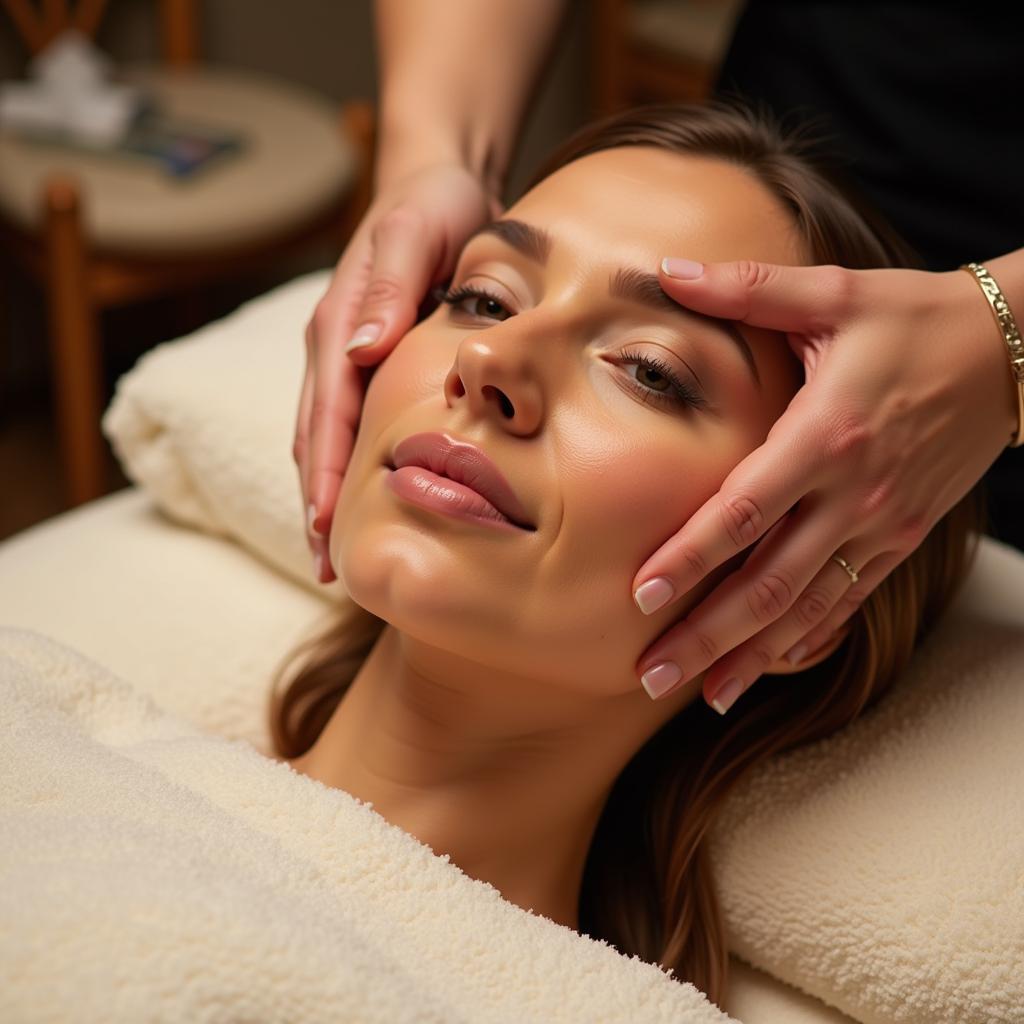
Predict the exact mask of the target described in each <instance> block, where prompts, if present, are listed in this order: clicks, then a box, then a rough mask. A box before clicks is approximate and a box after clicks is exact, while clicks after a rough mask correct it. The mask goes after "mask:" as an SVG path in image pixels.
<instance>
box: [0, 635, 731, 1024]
mask: <svg viewBox="0 0 1024 1024" xmlns="http://www.w3.org/2000/svg"><path fill="white" fill-rule="evenodd" d="M0 820H2V825H3V828H2V832H0V834H2V837H3V838H2V840H0V921H2V922H3V924H2V927H0V1018H2V1019H3V1020H5V1021H69V1020H77V1021H126V1022H127V1021H132V1022H136V1021H150V1020H151V1021H190V1022H192V1021H226V1020H232V1021H238V1020H254V1021H257V1020H258V1021H261V1022H268V1024H269V1022H273V1021H282V1022H283V1021H288V1022H301V1021H324V1020H337V1021H361V1022H367V1024H371V1022H380V1024H404V1022H437V1024H454V1022H459V1021H465V1022H466V1024H488V1022H495V1024H498V1022H503V1024H519V1022H523V1021H537V1022H541V1021H543V1022H545V1024H556V1022H561V1021H564V1022H566V1024H578V1022H579V1021H607V1022H616V1021H621V1022H622V1024H634V1022H635V1021H644V1022H650V1024H660V1022H664V1024H719V1022H722V1024H725V1022H728V1021H729V1020H731V1019H732V1018H729V1017H727V1016H726V1015H725V1014H723V1013H721V1012H720V1011H719V1010H717V1009H716V1008H715V1007H714V1006H712V1004H711V1003H709V1002H708V1001H707V999H706V998H705V997H704V995H703V994H702V993H701V992H699V991H698V990H697V989H696V988H694V987H693V985H690V984H688V983H686V984H680V983H679V982H677V981H675V980H674V979H672V978H671V977H670V976H669V975H668V974H667V973H664V972H662V971H661V970H660V969H659V968H658V967H657V966H656V965H653V964H647V963H644V962H643V961H642V960H640V959H639V958H635V957H634V958H631V959H627V958H626V957H624V956H621V955H620V954H619V953H618V952H616V951H615V950H614V949H613V948H612V947H611V946H609V945H607V944H606V943H599V942H595V941H594V940H592V939H588V938H584V937H583V936H581V935H578V934H577V933H576V932H574V931H573V930H572V929H571V928H567V927H564V926H562V925H559V924H555V923H554V922H552V921H550V920H548V919H547V918H544V917H540V916H538V915H535V914H533V913H531V912H529V911H527V910H522V909H520V908H519V907H516V906H514V905H513V904H511V903H509V902H508V901H507V900H504V899H502V897H501V896H500V894H499V893H498V891H497V890H496V889H495V888H493V887H492V886H491V885H488V884H487V883H485V882H480V881H476V880H474V879H471V878H469V877H468V876H467V875H465V874H463V872H462V871H461V870H460V869H459V868H458V867H456V866H455V865H454V864H452V863H451V862H450V861H449V860H448V858H447V856H444V857H438V856H436V855H435V854H434V853H433V852H432V851H431V849H430V848H429V847H427V846H425V845H423V844H422V843H420V842H419V841H418V840H416V839H415V838H414V837H412V836H411V835H409V834H408V833H406V832H404V831H403V830H402V829H400V828H398V827H396V826H394V825H391V824H390V823H389V822H388V821H386V820H385V819H384V818H383V817H381V816H380V815H379V814H378V813H377V812H376V811H374V810H373V809H372V807H371V806H370V805H368V804H363V803H361V802H360V801H358V800H356V799H355V798H354V797H352V796H350V795H349V794H347V793H345V792H342V791H341V790H337V789H332V788H330V787H327V786H324V785H322V784H321V783H319V782H315V781H313V780H312V779H308V778H306V777H305V776H303V775H300V774H298V773H296V772H294V771H293V770H292V769H291V768H290V767H289V766H288V765H285V764H282V763H279V762H276V761H272V760H270V759H269V758H266V757H264V756H263V755H261V754H259V753H258V752H257V751H255V750H253V749H252V748H251V747H250V746H249V745H248V744H246V743H242V742H238V741H229V740H226V739H223V738H221V737H213V736H209V735H205V734H203V733H201V732H199V731H197V730H196V729H195V728H194V727H192V726H191V725H189V724H188V723H186V722H184V721H182V720H181V719H178V718H175V717H172V716H170V715H168V714H166V713H165V712H163V711H162V710H161V709H160V708H159V707H158V706H157V705H156V704H154V703H153V702H151V701H150V700H149V699H147V698H145V697H144V696H142V695H141V694H140V693H139V692H138V691H137V690H135V689H133V688H132V687H131V686H130V685H128V684H127V683H125V682H123V681H121V680H119V679H118V678H117V677H115V676H114V675H113V674H111V673H110V672H109V671H108V670H107V669H105V668H103V667H102V666H100V665H98V664H97V663H95V662H92V661H89V660H87V659H85V658H84V657H82V656H81V655H80V654H78V653H76V652H74V651H72V650H71V649H69V648H67V647H64V646H63V645H60V644H58V643H57V642H56V641H54V640H52V639H50V638H48V637H43V636H41V635H40V634H38V633H33V632H27V631H18V630H11V629H2V628H0Z"/></svg>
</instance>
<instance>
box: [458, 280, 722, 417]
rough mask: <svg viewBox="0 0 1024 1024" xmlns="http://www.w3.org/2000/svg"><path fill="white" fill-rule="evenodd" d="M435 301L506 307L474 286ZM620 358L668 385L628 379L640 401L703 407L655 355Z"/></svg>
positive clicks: (623, 355) (697, 394)
mask: <svg viewBox="0 0 1024 1024" xmlns="http://www.w3.org/2000/svg"><path fill="white" fill-rule="evenodd" d="M439 298H440V301H441V302H444V303H445V304H447V305H449V306H453V307H454V306H457V305H458V304H459V303H460V302H464V301H465V300H466V299H487V300H488V301H489V302H493V303H495V304H496V305H499V306H501V308H502V309H505V308H506V307H505V303H504V302H502V301H501V299H499V298H498V296H497V295H494V294H493V293H491V292H489V291H487V289H486V288H480V287H477V286H470V285H462V286H460V287H458V288H451V289H449V290H448V291H446V292H445V293H444V294H443V295H440V296H439ZM470 315H479V314H470ZM511 315H515V314H511ZM621 359H622V361H623V362H624V363H626V364H628V365H632V366H642V367H643V368H644V369H646V370H653V371H654V372H655V373H659V374H661V376H662V377H664V378H665V380H667V381H668V383H669V385H670V386H671V389H672V390H671V392H668V391H655V390H654V388H648V387H644V386H643V385H642V384H641V383H640V382H639V381H637V380H636V378H634V377H631V378H630V380H631V381H632V382H633V384H634V389H633V390H634V391H636V392H637V394H639V395H640V397H641V399H642V400H643V401H645V402H650V403H652V404H654V405H674V406H679V405H682V406H686V407H689V408H692V409H703V408H705V407H706V406H707V404H708V403H707V400H706V399H705V398H704V396H703V395H702V394H701V393H700V392H699V391H697V390H696V389H694V388H693V387H691V386H690V385H689V384H687V383H686V382H685V381H683V380H680V378H679V377H678V376H677V375H676V373H675V372H674V371H673V369H672V367H671V366H669V364H668V363H666V362H664V361H663V360H661V359H659V358H657V357H656V356H649V355H645V354H644V353H641V352H637V351H635V350H632V351H626V352H622V353H621Z"/></svg>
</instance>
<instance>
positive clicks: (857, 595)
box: [633, 259, 1016, 714]
mask: <svg viewBox="0 0 1024 1024" xmlns="http://www.w3.org/2000/svg"><path fill="white" fill-rule="evenodd" d="M666 270H668V271H669V273H666ZM672 272H674V273H675V274H676V275H681V276H673V273H672ZM660 278H661V285H662V288H663V289H664V290H665V291H666V292H667V293H668V294H669V295H670V296H671V297H672V298H673V299H675V300H676V301H677V302H679V303H680V304H682V305H684V306H687V307H689V308H691V309H693V310H696V311H698V312H700V313H705V314H707V315H710V316H715V317H722V318H724V319H728V320H735V321H740V322H744V323H748V324H751V325H756V326H759V327H765V328H769V329H774V330H778V331H782V332H785V333H786V338H787V340H788V342H789V345H790V347H791V348H792V349H793V351H794V352H795V353H796V355H797V356H798V357H799V358H800V359H801V361H802V362H803V364H804V367H805V371H806V383H805V384H804V386H803V387H801V389H800V390H799V391H798V392H797V394H796V395H795V396H794V398H793V400H792V401H791V403H790V405H789V407H788V408H787V410H786V411H785V413H784V414H783V415H782V416H781V417H780V418H779V419H778V420H777V421H776V423H775V424H774V425H773V426H772V429H771V431H770V432H769V433H768V436H767V438H766V440H765V442H764V443H763V444H762V445H761V447H759V448H757V449H755V450H754V451H753V452H752V453H751V454H750V455H748V456H747V457H746V458H745V459H744V460H743V461H742V462H741V463H739V465H737V466H736V467H735V468H734V469H733V470H732V472H730V473H729V475H728V476H727V477H726V478H725V480H724V482H723V483H722V486H721V489H720V490H719V491H718V493H717V494H715V495H713V496H712V497H711V498H710V499H709V500H708V501H706V502H705V503H704V504H703V505H702V506H701V507H700V508H699V509H698V510H697V512H696V513H694V515H693V516H692V517H691V518H690V519H689V520H688V521H687V522H686V523H684V524H682V525H681V529H680V530H679V531H678V533H676V534H674V535H673V536H672V537H670V538H669V539H668V540H667V541H666V542H665V543H664V544H663V545H662V547H661V548H659V549H658V551H656V552H655V553H654V554H652V556H651V557H650V558H649V559H648V560H647V562H646V563H645V564H644V565H643V566H642V567H641V569H640V571H639V572H638V573H637V574H636V576H635V577H634V579H633V592H634V594H635V593H636V590H637V588H638V587H639V586H640V585H641V584H645V583H647V582H648V581H650V580H654V579H656V578H659V577H660V578H662V579H664V580H665V581H667V585H662V584H655V585H653V586H648V587H647V589H646V590H645V591H643V592H642V593H641V595H640V597H639V598H637V599H636V600H637V604H638V605H639V606H640V608H641V610H643V611H645V612H647V613H648V614H649V613H650V612H651V611H653V610H656V608H655V607H652V605H656V607H658V608H660V607H665V606H666V605H667V604H668V602H670V601H675V600H678V599H679V598H680V597H682V596H683V595H684V594H686V592H687V591H689V590H690V589H691V588H693V587H694V586H695V585H697V584H698V583H700V581H701V580H702V579H704V578H705V577H706V576H707V575H708V574H709V573H710V572H712V571H713V570H714V569H715V568H717V567H718V566H720V565H722V564H723V563H724V562H726V561H728V560H729V559H730V558H732V557H733V556H735V555H737V554H739V553H740V552H742V551H744V550H745V549H746V548H748V547H750V546H751V545H753V548H752V550H751V552H750V554H749V555H748V557H747V558H746V559H745V560H744V562H743V564H742V565H741V566H740V567H739V568H737V569H736V570H735V571H733V572H732V573H731V574H729V575H728V576H727V577H726V578H725V579H724V580H722V581H721V582H720V583H719V584H718V586H717V587H715V588H714V589H713V590H712V591H711V592H710V593H709V594H708V595H707V596H705V597H704V599H703V600H702V601H701V602H700V603H699V604H698V605H697V606H696V607H695V608H693V609H692V610H691V611H690V613H689V614H688V615H687V616H686V617H685V618H684V619H682V621H680V622H677V623H676V624H675V625H674V626H672V627H671V628H670V629H668V630H667V631H666V632H665V633H664V634H662V636H660V637H659V638H658V640H657V641H656V642H655V643H654V644H652V645H651V647H650V648H648V650H647V651H645V652H644V655H643V656H642V657H641V659H640V660H639V661H638V662H637V673H638V676H641V677H643V676H644V674H645V673H647V672H648V671H649V670H650V669H652V668H654V666H656V665H658V664H659V663H663V662H667V663H669V665H670V667H668V668H658V669H656V670H655V671H654V672H653V673H652V674H651V675H650V676H648V677H647V682H646V683H645V686H646V688H647V689H648V692H651V691H652V690H654V691H655V692H656V693H657V696H659V697H660V696H663V695H664V694H666V693H670V692H672V691H673V690H675V689H676V688H677V687H678V686H679V685H682V684H683V683H685V682H686V681H688V680H690V679H693V678H694V677H695V676H697V675H699V674H700V673H702V672H705V670H708V669H710V670H709V671H707V674H706V676H705V679H704V683H703V691H704V698H705V700H707V701H708V703H709V704H711V705H712V707H716V704H717V707H716V710H718V711H720V713H722V714H724V713H725V711H727V710H728V707H729V706H730V704H731V702H732V701H733V700H735V699H736V697H737V696H738V695H739V694H741V693H742V692H743V691H744V690H746V689H747V688H748V687H749V686H750V685H751V684H752V683H753V682H754V681H755V680H757V679H758V677H759V676H760V675H761V674H762V673H763V672H764V671H765V670H766V669H767V668H768V667H769V666H770V665H771V664H772V663H773V662H774V661H776V660H777V659H779V658H781V657H782V656H783V655H785V654H786V653H787V652H792V654H793V658H792V661H793V663H794V664H799V662H800V660H801V657H802V656H803V657H806V658H807V660H808V661H809V660H811V658H813V655H814V654H815V652H816V651H818V650H820V649H821V648H822V647H823V646H825V645H826V644H827V643H828V642H829V641H830V640H831V639H832V638H833V636H834V634H835V631H836V630H837V629H838V628H839V627H840V626H842V624H843V623H844V622H845V621H846V620H847V619H848V618H849V617H850V616H851V615H852V614H853V613H854V611H856V609H857V608H858V606H859V605H860V604H861V603H862V602H863V601H864V599H865V598H866V597H867V596H868V595H869V594H870V593H871V592H872V591H873V590H874V589H875V587H877V586H878V585H879V584H880V583H881V582H882V580H884V579H885V577H886V576H888V574H889V573H890V572H891V571H892V570H893V569H894V568H895V567H896V566H897V565H898V564H899V563H900V562H902V561H903V560H904V559H905V558H906V557H907V556H908V555H910V554H911V553H912V552H913V551H914V550H915V549H916V548H917V547H918V545H919V544H920V543H921V542H922V540H924V538H925V536H926V535H927V534H928V532H929V531H930V530H931V528H932V526H933V525H934V524H935V523H936V522H937V521H938V520H939V519H940V518H941V517H942V516H943V515H944V514H945V513H946V512H947V511H949V509H950V508H952V507H953V505H955V504H956V503H957V502H958V501H959V500H960V499H961V498H962V497H963V496H964V495H965V494H966V493H967V492H968V491H969V490H970V489H971V488H972V487H973V486H974V485H975V484H976V483H977V482H978V480H980V479H981V477H982V476H983V475H984V474H985V472H986V470H987V469H988V468H989V467H990V466H991V464H992V463H993V462H994V461H995V459H996V457H997V456H998V455H999V454H1000V452H1001V451H1002V450H1003V449H1004V448H1005V447H1006V445H1007V444H1008V443H1009V441H1010V439H1011V435H1012V433H1013V430H1014V428H1015V426H1016V403H1015V397H1014V396H1015V391H1014V385H1013V381H1012V378H1011V376H1010V372H1009V365H1008V360H1007V354H1006V346H1005V344H1004V343H1003V340H1002V337H1001V336H1000V334H999V332H998V330H997V329H996V325H995V321H994V319H993V317H992V314H991V312H990V310H989V308H988V306H987V304H986V302H985V299H984V296H983V295H982V294H981V291H980V289H979V288H978V285H977V283H976V282H975V281H974V280H972V278H971V275H970V274H968V273H966V272H964V271H951V272H947V273H926V272H924V271H916V270H859V271H855V270H844V269H841V268H839V267H832V266H827V267H783V266H773V265H767V264H757V263H751V262H738V263H718V264H708V265H706V266H703V267H702V266H701V265H700V264H698V263H692V262H690V261H688V260H676V259H669V260H667V261H665V262H664V263H663V264H662V268H661V273H660ZM797 502H799V503H800V504H799V508H797V509H794V506H795V505H796V504H797ZM834 554H839V555H840V556H841V557H843V558H845V559H846V561H847V562H849V563H850V564H851V565H852V566H853V567H854V569H855V570H857V572H858V573H859V577H860V578H859V580H858V582H856V583H853V582H852V581H851V578H850V577H849V576H848V574H847V573H846V571H845V569H843V567H842V566H841V565H839V564H838V563H836V562H835V561H833V560H832V555H834ZM645 597H646V599H647V600H645ZM659 597H661V598H663V599H662V600H661V601H660V603H659V602H658V601H657V599H658V598H659ZM818 660H820V659H818ZM672 666H678V669H679V670H680V671H679V674H678V678H677V679H674V676H675V675H676V673H675V671H674V669H673V667H672ZM733 680H735V682H730V681H733ZM658 691H660V692H658Z"/></svg>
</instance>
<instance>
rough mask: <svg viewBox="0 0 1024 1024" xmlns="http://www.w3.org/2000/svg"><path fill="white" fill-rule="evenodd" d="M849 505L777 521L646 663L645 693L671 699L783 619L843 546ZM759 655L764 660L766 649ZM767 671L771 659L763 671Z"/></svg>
mask: <svg viewBox="0 0 1024 1024" xmlns="http://www.w3.org/2000/svg"><path fill="white" fill-rule="evenodd" d="M847 506H848V502H846V501H845V499H841V500H833V501H832V502H830V503H829V504H828V505H821V506H820V507H815V506H814V505H811V504H807V505H805V506H804V507H802V508H801V509H800V510H798V511H797V512H794V513H792V514H791V515H789V516H787V518H786V520H785V521H784V522H780V523H779V524H778V525H777V527H776V528H775V529H773V530H772V531H771V533H770V534H769V535H768V536H767V537H766V538H765V539H764V540H763V541H761V543H760V544H758V546H757V548H756V549H755V550H754V551H753V552H752V553H751V555H750V557H749V558H747V560H746V562H744V564H743V566H742V567H741V568H740V569H738V570H737V571H735V572H733V573H731V574H730V575H729V576H728V577H727V578H726V579H725V580H724V581H723V582H721V583H720V584H719V585H718V587H717V588H716V589H715V590H713V591H712V592H711V594H709V595H708V596H707V597H705V598H704V599H703V600H702V601H701V603H700V604H699V605H698V606H697V607H696V608H695V609H693V610H692V611H691V612H690V613H689V615H688V616H687V617H686V619H684V620H683V622H681V623H679V624H678V625H676V626H674V627H673V628H672V629H671V630H670V631H669V632H668V633H667V634H666V635H665V636H663V637H660V638H659V639H658V640H657V641H656V642H655V643H654V644H653V645H652V647H651V649H650V651H649V652H648V653H647V654H646V655H645V656H644V658H642V659H641V667H640V670H639V671H640V675H641V682H642V683H643V685H644V687H645V689H647V691H648V693H649V694H652V693H653V696H654V699H657V698H658V697H661V696H664V695H666V694H667V693H670V692H671V690H672V689H675V688H676V687H677V686H681V685H683V684H684V683H686V682H687V681H688V680H690V679H694V678H695V677H697V676H698V675H700V673H701V672H703V671H704V670H705V669H707V668H708V667H709V666H710V665H712V664H713V663H714V662H716V661H718V659H719V658H722V657H724V656H725V655H726V654H728V653H729V652H730V651H732V650H734V649H735V648H736V647H738V646H739V645H740V644H741V643H743V642H744V641H746V640H748V639H749V638H750V637H752V636H754V635H755V634H757V633H759V632H761V631H762V630H763V629H764V628H765V627H766V626H769V625H771V624H772V623H773V622H775V621H776V620H778V619H779V618H781V616H782V615H784V614H785V613H786V612H787V611H788V610H789V609H790V608H791V607H792V605H793V603H794V602H795V601H796V600H797V599H798V598H799V597H800V595H801V594H803V593H804V591H805V590H807V588H808V586H809V585H810V583H811V581H812V580H813V579H814V577H815V576H816V575H817V574H818V573H819V572H820V570H821V567H822V566H823V565H824V564H825V563H826V562H827V561H828V560H829V559H830V557H831V556H832V554H834V553H835V552H836V551H837V550H838V549H840V548H841V547H843V546H844V545H845V543H846V541H847V539H848V534H849V527H848V526H847V519H846V517H847V515H848V507H847ZM815 598H816V600H818V601H819V602H820V603H821V608H820V616H824V615H825V614H826V613H827V612H828V610H829V608H830V607H831V605H830V604H828V603H827V602H826V600H825V599H823V598H822V597H821V596H820V595H818V594H817V593H815ZM754 650H755V651H757V652H758V653H762V648H761V647H755V648H754ZM764 653H767V652H764ZM769 664H771V659H768V660H767V661H765V662H764V664H763V665H762V667H761V669H760V671H762V672H763V671H764V669H765V668H767V667H768V665H769ZM659 666H660V667H659ZM664 666H670V667H664ZM648 673H650V674H649V675H648ZM673 677H674V678H673ZM652 683H653V685H652Z"/></svg>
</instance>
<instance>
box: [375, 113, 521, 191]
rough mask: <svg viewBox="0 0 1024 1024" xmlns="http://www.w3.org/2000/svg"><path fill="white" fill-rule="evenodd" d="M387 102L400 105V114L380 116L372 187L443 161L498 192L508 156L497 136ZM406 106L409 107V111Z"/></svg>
mask: <svg viewBox="0 0 1024 1024" xmlns="http://www.w3.org/2000/svg"><path fill="white" fill-rule="evenodd" d="M393 107H397V108H398V109H403V114H402V115H401V116H388V115H387V113H386V112H385V114H384V115H382V119H381V126H380V134H379V140H380V141H379V144H378V150H377V160H376V173H375V186H376V188H377V189H380V188H382V187H386V186H387V185H388V184H390V183H391V182H394V181H398V180H400V179H401V178H404V177H408V176H409V175H410V174H413V173H415V172H416V171H419V170H423V169H424V168H426V167H433V166H436V165H438V164H448V165H452V166H456V167H461V168H463V169H464V170H465V171H467V172H468V173H469V174H471V175H472V176H473V177H474V178H476V179H477V181H479V182H480V184H481V186H482V187H483V188H484V190H485V191H486V192H488V193H489V194H491V195H493V196H496V197H500V195H501V193H502V190H503V188H504V182H505V174H506V171H507V163H508V160H507V156H505V155H504V154H503V152H502V151H501V149H500V145H499V140H496V139H494V138H493V137H492V136H491V134H490V133H489V132H487V131H483V130H480V129H479V128H477V127H476V126H473V125H471V124H461V123H459V120H458V119H457V118H455V117H452V116H450V115H449V116H447V117H430V116H426V115H423V114H422V112H421V111H417V110H416V108H415V106H405V107H404V108H403V107H402V106H401V105H399V104H394V105H393ZM409 111H413V116H410V114H409ZM416 115H420V116H416Z"/></svg>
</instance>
